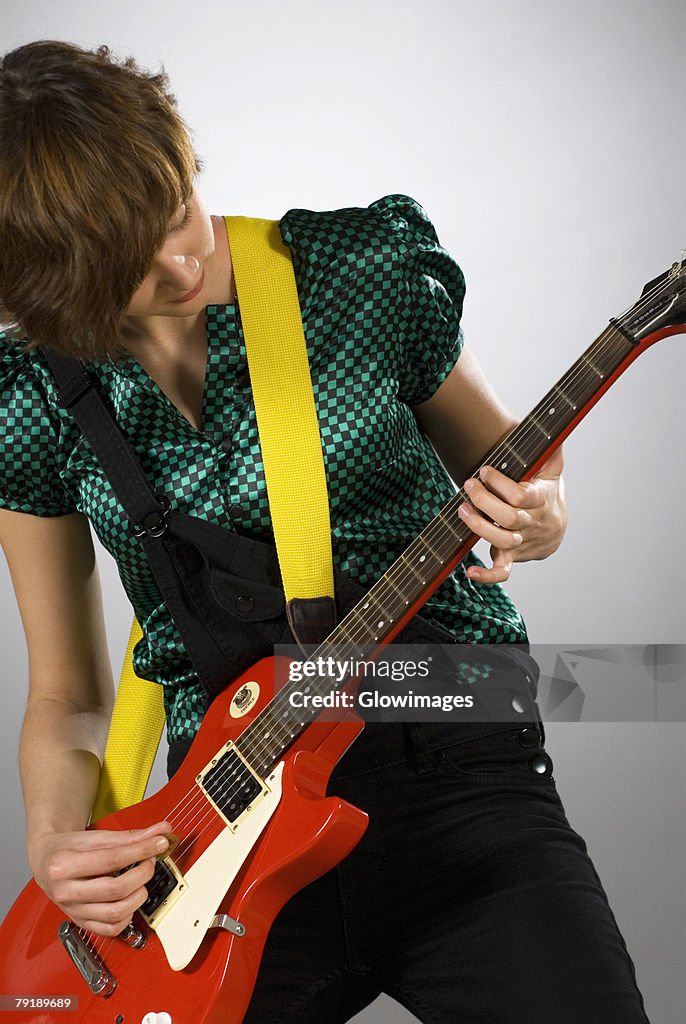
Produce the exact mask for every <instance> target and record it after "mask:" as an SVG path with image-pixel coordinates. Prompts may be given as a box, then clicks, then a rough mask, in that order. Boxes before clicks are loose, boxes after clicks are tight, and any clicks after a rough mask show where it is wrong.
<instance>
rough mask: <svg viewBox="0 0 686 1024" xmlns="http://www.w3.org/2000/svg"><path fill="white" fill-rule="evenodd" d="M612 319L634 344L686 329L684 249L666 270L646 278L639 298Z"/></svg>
mask: <svg viewBox="0 0 686 1024" xmlns="http://www.w3.org/2000/svg"><path fill="white" fill-rule="evenodd" d="M613 322H614V323H615V324H616V326H617V327H618V328H619V329H620V330H621V331H622V333H623V334H625V335H627V336H631V337H632V338H633V339H634V341H635V343H636V344H638V343H639V342H643V343H648V344H650V342H651V341H657V340H658V338H661V337H663V336H664V334H678V333H680V332H686V250H683V249H682V251H681V259H680V260H678V261H677V262H676V263H672V265H671V267H670V268H669V269H668V270H665V272H664V273H663V274H660V275H659V277H655V278H653V280H652V281H648V283H647V284H646V285H645V287H644V288H643V291H642V292H641V297H640V299H638V301H637V302H635V303H634V304H633V306H631V307H629V309H628V310H626V311H625V312H624V313H622V315H621V316H620V317H618V318H617V320H615V321H613ZM652 335H655V337H651V336H652ZM649 338H650V341H649V340H648V339H649Z"/></svg>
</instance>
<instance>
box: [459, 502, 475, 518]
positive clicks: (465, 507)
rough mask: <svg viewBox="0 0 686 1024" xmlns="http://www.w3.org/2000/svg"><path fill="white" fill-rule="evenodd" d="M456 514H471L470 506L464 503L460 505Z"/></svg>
mask: <svg viewBox="0 0 686 1024" xmlns="http://www.w3.org/2000/svg"><path fill="white" fill-rule="evenodd" d="M457 514H458V515H460V516H464V517H465V518H466V517H467V516H470V515H471V514H472V506H471V505H468V504H466V503H465V504H464V505H460V507H459V509H458V510H457Z"/></svg>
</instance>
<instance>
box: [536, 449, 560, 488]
mask: <svg viewBox="0 0 686 1024" xmlns="http://www.w3.org/2000/svg"><path fill="white" fill-rule="evenodd" d="M564 468H565V460H564V455H563V454H562V445H560V446H559V447H558V448H556V449H555V451H554V452H552V453H551V454H550V455H549V456H548V458H547V459H546V460H545V462H544V463H543V465H542V466H541V468H540V469H539V470H538V471H537V472H536V473H535V474H534V477H533V479H534V480H535V479H536V478H537V477H538V478H540V479H541V480H553V479H555V478H557V477H559V476H562V471H563V469H564Z"/></svg>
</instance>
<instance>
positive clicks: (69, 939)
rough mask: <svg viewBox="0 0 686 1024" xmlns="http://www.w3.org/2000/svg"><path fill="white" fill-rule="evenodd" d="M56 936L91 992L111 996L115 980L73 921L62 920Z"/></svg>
mask: <svg viewBox="0 0 686 1024" xmlns="http://www.w3.org/2000/svg"><path fill="white" fill-rule="evenodd" d="M57 936H58V938H59V940H60V942H61V943H62V945H63V946H64V948H65V949H66V951H67V953H68V954H69V956H70V957H71V961H72V963H73V964H74V966H75V967H76V968H77V970H78V972H79V974H80V975H81V977H82V978H83V979H84V981H85V982H86V984H87V985H88V987H89V989H90V990H91V992H93V993H94V995H96V996H103V997H106V996H111V995H112V993H113V992H114V990H115V988H116V987H117V980H116V978H114V977H113V976H112V975H111V974H110V973H109V971H108V970H107V968H106V967H105V964H104V962H103V961H102V960H101V958H100V957H99V956H98V954H97V953H95V952H94V951H93V950H92V949H91V948H90V946H89V945H88V943H87V941H86V939H85V938H84V936H83V935H81V934H79V929H78V928H77V927H76V925H75V924H74V922H73V921H63V922H62V924H61V925H60V926H59V928H58V929H57Z"/></svg>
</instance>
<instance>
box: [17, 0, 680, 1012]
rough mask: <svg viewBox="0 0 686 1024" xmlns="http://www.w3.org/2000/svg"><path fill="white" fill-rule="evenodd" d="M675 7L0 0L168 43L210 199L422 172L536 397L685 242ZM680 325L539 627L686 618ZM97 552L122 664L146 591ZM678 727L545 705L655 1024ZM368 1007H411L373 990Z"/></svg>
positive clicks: (603, 474)
mask: <svg viewBox="0 0 686 1024" xmlns="http://www.w3.org/2000/svg"><path fill="white" fill-rule="evenodd" d="M685 29H686V7H685V6H684V5H683V4H681V3H679V2H677V0H673V2H639V0H625V2H624V3H622V4H617V3H610V2H605V0H603V2H589V0H581V2H579V0H577V2H576V3H574V4H569V3H566V2H565V3H561V2H559V0H554V2H550V0H548V2H543V0H540V2H536V0H520V2H518V3H514V2H513V3H507V2H504V0H497V2H487V3H481V4H474V3H468V2H466V0H465V2H463V0H457V2H437V0H423V2H419V0H409V2H408V0H394V2H387V0H384V2H360V0H351V2H348V3H346V4H345V5H338V4H336V5H331V4H316V3H314V2H302V0H301V2H291V3H287V4H283V3H276V2H266V3H252V4H243V3H241V4H238V3H234V2H231V0H229V2H227V0H222V2H221V3H210V2H207V0H196V2H195V3H194V4H192V5H189V4H187V3H179V2H178V0H165V2H164V3H162V2H154V0H147V2H142V3H141V2H140V0H136V2H132V0H119V2H118V3H117V4H108V3H102V2H94V3H90V4H84V3H79V2H73V0H72V2H69V0H63V2H61V3H60V4H49V3H47V2H46V0H22V3H18V2H16V0H12V2H9V3H8V2H7V0H5V3H4V4H3V32H2V49H3V50H6V49H10V48H12V47H14V46H16V45H18V44H20V43H22V42H25V41H28V40H31V39H37V38H49V37H53V38H62V39H68V40H72V41H74V42H78V43H81V44H84V45H88V46H93V45H96V44H99V43H101V42H107V43H108V44H109V45H111V46H112V47H113V48H114V49H115V50H116V51H118V52H119V53H121V54H122V55H124V54H128V53H132V54H133V55H135V56H136V57H137V58H138V59H139V60H140V61H141V62H142V63H144V64H146V65H147V66H148V67H156V66H158V64H159V63H160V62H164V64H165V66H166V68H167V70H168V71H169V73H170V75H171V78H172V82H173V85H174V88H175V91H176V94H177V96H178V98H179V101H180V106H181V110H182V113H183V114H184V115H185V117H186V118H187V120H188V121H189V123H190V124H191V125H192V126H193V127H194V130H195V141H196V144H197V147H198V149H199V151H200V153H201V154H202V156H203V157H204V158H205V160H206V165H207V171H206V173H205V175H204V180H203V182H202V189H203V191H204V194H205V196H206V197H207V199H208V201H209V205H210V208H211V210H212V211H213V212H215V213H232V214H245V215H250V216H262V217H273V218H278V217H280V216H281V215H282V214H283V212H285V210H286V209H288V208H289V207H293V206H304V207H308V208H310V209H333V208H336V207H343V206H353V205H368V204H369V203H370V202H372V200H374V199H376V198H378V197H380V196H382V195H386V194H388V193H391V192H403V193H407V194H409V195H411V196H413V197H414V198H415V199H417V200H418V201H419V202H420V203H421V204H422V205H423V206H424V207H425V209H426V210H427V213H428V214H429V216H430V217H431V218H432V220H433V221H434V223H435V225H436V227H437V230H438V233H439V237H440V239H441V241H442V243H443V244H444V245H445V246H446V248H448V249H449V250H450V251H451V252H452V253H453V254H454V255H455V256H456V258H457V259H458V260H459V262H460V263H461V265H462V267H463V269H464V271H465V274H466V278H467V289H468V290H467V300H466V309H465V315H464V327H465V332H466V335H467V338H468V340H469V343H470V344H471V345H472V347H473V348H474V350H475V351H476V353H477V354H478V357H479V359H480V361H481V363H482V365H483V367H484V369H485V371H486V373H487V374H488V376H489V377H490V379H491V380H492V381H493V382H494V384H495V386H496V388H497V389H498V391H499V392H500V394H501V395H502V396H503V398H504V400H505V401H506V402H507V403H508V404H509V405H510V407H511V408H512V410H513V411H515V412H516V413H518V414H519V415H523V414H525V413H526V412H527V411H528V409H529V408H531V407H532V406H533V405H534V403H535V402H536V401H537V400H538V399H539V398H540V397H541V396H542V395H543V393H544V392H545V391H546V390H547V389H548V387H549V386H550V385H551V384H552V383H553V382H554V381H556V380H557V379H558V377H559V376H560V375H561V374H562V373H563V372H564V370H566V369H567V368H568V367H569V365H570V364H571V363H572V362H573V361H574V359H576V357H577V356H578V355H579V354H580V353H581V351H582V350H583V349H584V348H586V346H587V345H588V344H589V343H590V342H591V340H592V339H593V338H594V337H595V336H596V335H597V334H598V333H599V332H600V330H601V329H602V328H603V327H604V325H605V324H606V323H607V320H608V318H609V317H610V316H613V315H616V314H618V313H620V312H621V311H622V310H623V309H624V308H626V307H627V306H628V305H630V304H631V303H632V302H633V301H634V300H635V299H636V298H637V297H638V294H639V292H640V289H641V288H642V286H643V284H644V283H645V282H646V281H647V280H649V279H651V278H653V277H655V276H656V275H657V274H658V273H660V272H661V271H662V270H664V269H666V267H667V266H669V264H670V263H671V262H673V260H675V259H678V258H679V254H680V248H681V246H686V216H685V214H684V203H683V174H684V166H686V145H685V143H684V132H683V110H682V101H683V53H684V42H685V41H686V32H685ZM124 257H125V254H122V258H124ZM685 345H686V340H685V339H684V338H683V337H682V336H677V337H675V338H672V339H668V340H666V341H664V342H662V343H661V344H660V345H658V346H656V347H654V348H653V349H651V350H650V351H649V352H647V353H646V354H645V355H643V356H642V357H641V359H640V360H639V362H638V363H637V364H635V365H634V366H633V367H632V368H631V369H630V371H629V372H628V373H627V374H626V375H625V377H624V378H622V379H621V380H620V381H619V382H618V383H617V384H615V385H614V387H613V388H612V390H611V391H610V392H609V394H608V395H607V396H606V397H605V398H604V399H603V401H602V402H601V403H600V404H599V405H598V406H597V407H596V408H595V409H594V410H593V411H592V412H591V414H590V415H589V417H588V418H587V419H586V420H585V421H584V422H583V423H582V424H581V426H580V427H579V428H578V429H577V430H576V432H575V433H574V434H573V435H572V437H571V438H570V439H569V440H568V441H567V443H566V446H565V449H566V459H567V466H566V473H565V476H566V481H567V487H568V498H569V508H570V526H569V531H568V535H567V538H566V540H565V543H564V544H563V546H562V548H561V549H560V551H559V552H558V553H557V554H556V555H555V556H554V557H552V558H550V559H548V560H547V561H543V562H540V563H536V562H532V563H528V564H524V565H519V566H515V568H514V571H513V573H512V578H511V581H510V583H509V584H508V590H509V592H510V594H511V595H512V596H513V597H514V598H515V600H516V601H517V602H518V603H519V605H520V606H521V608H522V611H523V613H524V615H525V618H526V620H527V624H528V627H529V631H530V634H531V637H532V639H534V640H536V641H537V642H539V643H556V644H563V645H565V646H570V647H572V646H573V647H580V646H583V645H586V644H591V643H600V644H609V643H679V642H680V641H682V640H683V638H684V629H683V623H684V612H685V611H686V602H685V600H684V588H683V581H682V576H683V570H684V559H683V533H682V529H683V526H682V524H683V518H684V516H683V509H684V497H685V495H684V473H683V454H684V442H683V424H682V421H681V418H680V417H679V415H678V410H679V404H678V403H680V404H681V405H682V406H683V380H684V376H685V373H684V371H685V370H686V353H685V352H684V346H685ZM96 545H97V540H96ZM482 547H483V550H481V548H482ZM477 550H478V551H479V553H480V554H481V555H482V557H487V556H488V551H487V548H485V547H484V546H483V545H482V546H481V547H480V548H479V549H477ZM98 556H99V562H100V567H101V573H102V577H103V586H104V592H105V601H106V606H107V612H108V629H109V638H110V644H111V652H112V658H113V664H114V665H115V668H116V669H117V670H118V667H119V665H120V663H121V658H122V654H123V650H124V646H125V642H126V639H127V636H128V631H129V626H130V623H131V609H130V607H129V606H128V604H127V601H126V598H125V595H124V593H123V591H122V589H121V585H120V583H119V580H118V577H117V575H116V571H115V567H114V564H113V562H112V560H111V559H110V557H109V556H108V555H107V554H106V553H105V552H104V551H103V550H102V549H101V548H98ZM0 600H1V601H2V614H1V615H0V630H1V642H2V652H3V660H4V684H3V685H4V692H5V695H6V699H5V701H4V708H3V712H4V713H3V719H2V724H1V725H0V728H1V729H2V734H1V735H2V741H1V742H0V758H1V760H2V774H3V778H4V779H5V785H4V786H3V787H2V793H1V794H0V800H1V801H2V803H1V805H0V808H1V811H2V821H3V828H2V840H1V841H2V854H3V872H2V879H1V882H0V885H1V893H0V911H2V912H4V911H5V910H6V908H7V907H8V906H9V903H10V902H11V899H12V898H13V897H14V895H15V894H16V893H17V892H18V890H19V889H20V887H21V886H22V885H23V883H24V882H25V880H26V879H27V876H28V873H27V869H26V864H25V859H24V852H23V813H22V809H21V801H20V796H19V785H18V778H17V771H16V747H17V735H18V730H19V725H20V720H21V717H22V712H23V707H24V702H25V693H26V685H27V668H26V657H25V645H24V642H23V638H22V631H21V624H20V620H19V616H18V613H17V611H16V608H15V603H14V597H13V593H12V589H11V584H10V580H9V575H8V573H7V570H6V566H5V565H4V562H3V564H2V565H0ZM685 735H686V732H685V727H684V725H682V724H666V723H662V724H656V723H652V724H648V723H644V724H640V723H638V724H637V723H633V724H627V723H625V724H607V723H606V724H599V723H585V724H582V725H575V724H552V725H550V726H549V728H548V737H549V740H548V749H549V751H551V753H552V756H553V759H554V761H555V766H556V777H557V780H558V786H559V789H560V792H561V794H562V797H563V800H564V801H565V803H566V807H567V812H568V816H569V818H570V820H571V822H572V824H573V825H574V826H575V828H576V829H577V830H578V831H579V832H580V833H581V834H582V835H583V836H584V837H585V838H586V840H587V842H588V846H589V850H590V852H591V855H592V857H593V858H594V861H595V863H596V866H597V868H598V871H599V873H600V875H601V878H602V879H603V882H604V884H605V887H606V889H607V892H608V894H609V897H610V901H611V903H612V905H613V908H614V910H615V913H616V916H617V918H618V921H619V925H620V927H621V929H622V931H623V933H624V935H625V938H626V940H627V944H628V947H629V950H630V952H631V954H632V956H633V958H634V960H635V963H636V966H637V973H638V978H639V983H640V985H641V987H642V990H643V992H644V995H645V998H646V1005H647V1009H648V1013H649V1016H650V1018H651V1020H652V1022H653V1024H677V1021H679V1022H681V1021H682V1020H683V1009H682V1006H683V999H684V994H685V990H684V981H683V978H684V968H685V967H686V955H685V954H686V937H685V935H684V929H683V921H684V918H685V912H686V898H685V893H684V887H683V866H684V851H685V850H686V841H685V840H686V824H685V822H686V815H685V814H684V811H685V810H686V808H685V807H684V801H683V796H682V793H683V784H682V776H683V764H684V758H683V743H684V738H685ZM162 779H163V776H162V774H161V772H160V771H159V770H157V771H156V774H155V776H154V780H153V785H155V786H157V785H158V784H160V783H161V782H162ZM427 854H428V855H430V851H427ZM522 941H526V936H525V935H523V936H522ZM356 1020H357V1021H359V1022H363V1021H368V1022H372V1021H373V1022H375V1024H401V1022H404V1021H411V1020H414V1018H413V1017H411V1015H409V1014H408V1013H407V1012H406V1011H405V1010H403V1009H402V1008H401V1007H399V1006H398V1005H397V1004H395V1003H393V1002H391V1000H389V999H386V998H385V997H382V998H380V999H379V1000H378V1001H377V1002H376V1003H375V1004H374V1006H373V1007H372V1008H369V1009H368V1010H367V1011H365V1012H364V1013H363V1014H361V1015H360V1016H359V1017H358V1018H356Z"/></svg>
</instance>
